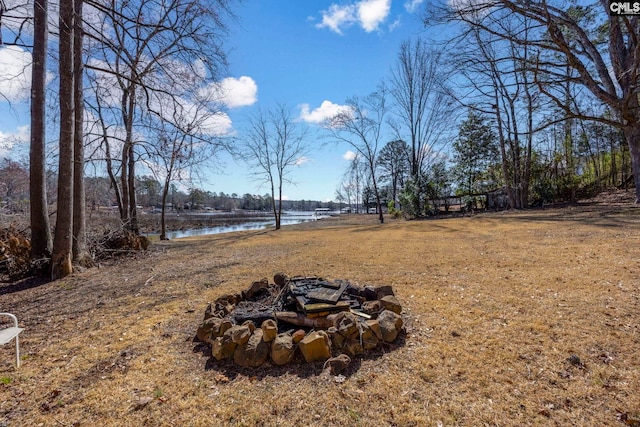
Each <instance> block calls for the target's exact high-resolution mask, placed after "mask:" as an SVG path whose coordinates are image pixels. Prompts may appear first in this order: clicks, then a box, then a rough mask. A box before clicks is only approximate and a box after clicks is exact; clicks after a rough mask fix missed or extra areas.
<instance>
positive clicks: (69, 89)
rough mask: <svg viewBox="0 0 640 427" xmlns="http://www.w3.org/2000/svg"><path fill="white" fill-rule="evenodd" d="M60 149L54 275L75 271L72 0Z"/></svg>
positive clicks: (65, 5) (62, 62) (66, 13)
mask: <svg viewBox="0 0 640 427" xmlns="http://www.w3.org/2000/svg"><path fill="white" fill-rule="evenodd" d="M59 23H60V35H59V45H60V49H59V73H60V94H59V97H60V153H59V167H58V212H57V216H56V231H55V235H54V239H53V253H52V256H51V278H52V279H54V280H55V279H59V278H62V277H65V276H67V275H69V274H71V273H72V272H73V267H72V265H71V246H72V232H73V160H74V157H73V133H74V105H73V0H61V1H60V18H59Z"/></svg>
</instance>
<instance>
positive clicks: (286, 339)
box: [271, 334, 296, 366]
mask: <svg viewBox="0 0 640 427" xmlns="http://www.w3.org/2000/svg"><path fill="white" fill-rule="evenodd" d="M295 351H296V347H295V345H294V344H293V338H292V337H291V335H289V334H279V335H278V336H276V339H275V340H273V342H272V343H271V360H273V363H275V364H276V365H278V366H282V365H286V364H287V363H289V362H291V360H292V359H293V355H294V354H295Z"/></svg>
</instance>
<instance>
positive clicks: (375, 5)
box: [358, 0, 391, 33]
mask: <svg viewBox="0 0 640 427" xmlns="http://www.w3.org/2000/svg"><path fill="white" fill-rule="evenodd" d="M390 10H391V0H363V1H361V2H360V3H358V18H359V19H360V25H362V28H364V30H365V31H366V32H367V33H370V32H372V31H375V30H377V29H378V26H379V25H380V24H381V23H382V22H383V21H384V20H385V19H386V18H387V16H389V11H390Z"/></svg>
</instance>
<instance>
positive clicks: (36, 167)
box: [29, 0, 53, 259]
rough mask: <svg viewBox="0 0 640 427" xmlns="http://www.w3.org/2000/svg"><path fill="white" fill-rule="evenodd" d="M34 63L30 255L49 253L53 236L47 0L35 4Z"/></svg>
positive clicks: (30, 173) (30, 176)
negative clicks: (48, 155)
mask: <svg viewBox="0 0 640 427" xmlns="http://www.w3.org/2000/svg"><path fill="white" fill-rule="evenodd" d="M33 15H34V22H33V30H34V33H33V54H32V55H33V64H32V66H31V67H32V68H31V143H30V149H29V193H30V194H29V195H30V197H29V199H30V223H31V256H32V258H34V259H39V258H43V257H49V255H50V254H51V248H52V245H53V243H52V240H51V229H50V225H49V214H48V211H47V182H46V179H47V178H46V173H45V145H46V144H45V142H46V125H45V124H46V116H45V98H46V95H45V92H46V72H47V67H46V65H47V34H48V31H49V30H48V25H47V19H48V5H47V0H34V4H33Z"/></svg>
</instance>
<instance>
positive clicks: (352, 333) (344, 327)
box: [334, 311, 360, 338]
mask: <svg viewBox="0 0 640 427" xmlns="http://www.w3.org/2000/svg"><path fill="white" fill-rule="evenodd" d="M334 325H335V328H336V329H337V330H338V333H339V334H340V335H342V336H343V337H345V338H356V337H359V336H360V328H359V326H358V319H357V318H356V316H355V315H354V314H353V313H349V312H346V311H343V312H341V313H338V315H337V316H336V318H335V320H334Z"/></svg>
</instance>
